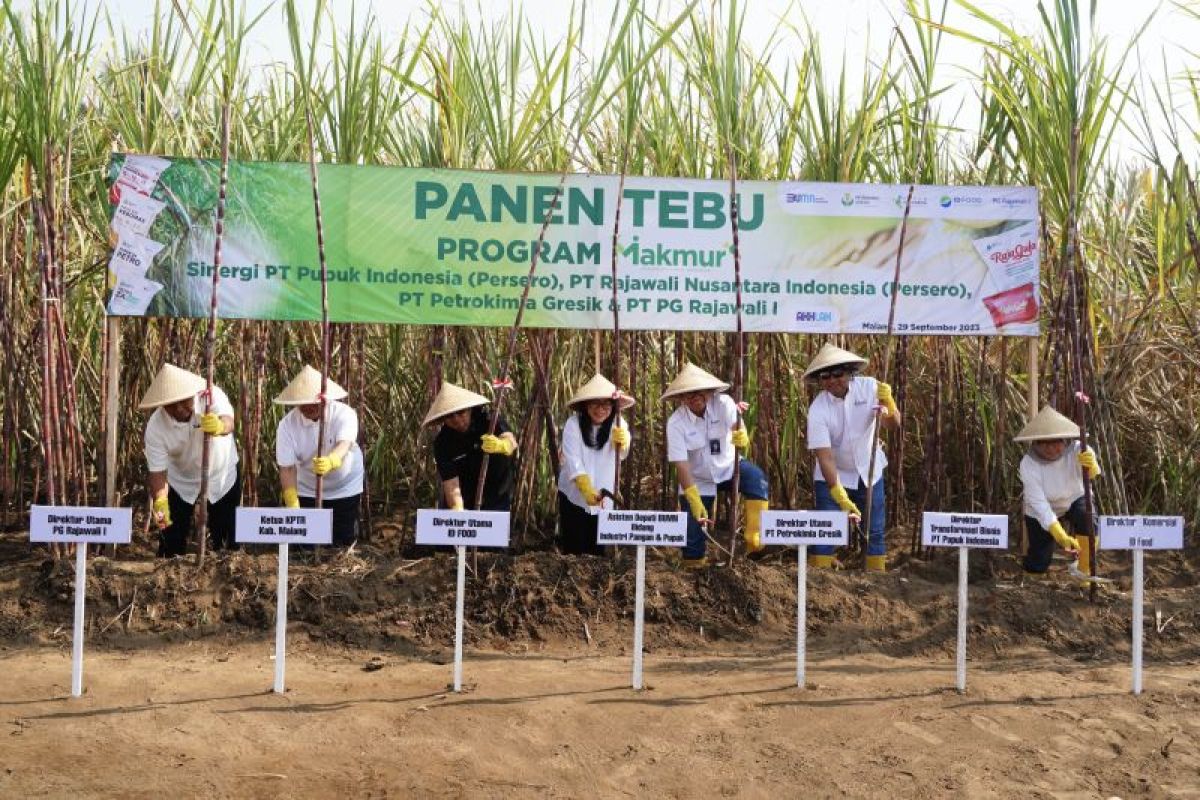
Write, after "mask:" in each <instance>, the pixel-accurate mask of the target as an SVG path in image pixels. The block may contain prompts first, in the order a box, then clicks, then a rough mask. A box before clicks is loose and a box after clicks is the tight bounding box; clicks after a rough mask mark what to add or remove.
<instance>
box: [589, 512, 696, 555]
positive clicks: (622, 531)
mask: <svg viewBox="0 0 1200 800" xmlns="http://www.w3.org/2000/svg"><path fill="white" fill-rule="evenodd" d="M596 543H597V544H616V545H631V544H632V545H638V544H648V545H652V546H654V547H684V546H685V545H687V514H686V513H685V512H683V511H601V512H600V521H599V523H598V524H597V526H596Z"/></svg>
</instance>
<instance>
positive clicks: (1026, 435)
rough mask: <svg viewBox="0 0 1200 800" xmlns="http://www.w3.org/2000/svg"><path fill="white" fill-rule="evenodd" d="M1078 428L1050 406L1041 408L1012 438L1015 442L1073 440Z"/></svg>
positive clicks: (1076, 435)
mask: <svg viewBox="0 0 1200 800" xmlns="http://www.w3.org/2000/svg"><path fill="white" fill-rule="evenodd" d="M1078 436H1079V426H1078V425H1076V424H1075V423H1074V422H1071V420H1069V419H1067V418H1066V417H1064V416H1063V415H1062V414H1060V413H1058V412H1057V411H1055V410H1054V409H1053V408H1051V407H1050V406H1042V410H1041V411H1039V412H1038V413H1037V416H1036V417H1034V418H1033V419H1031V420H1029V424H1028V425H1026V426H1025V427H1024V428H1022V429H1021V432H1020V433H1018V434H1017V435H1016V436H1014V437H1013V441H1015V442H1037V441H1042V440H1045V439H1075V438H1078Z"/></svg>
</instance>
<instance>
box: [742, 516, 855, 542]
mask: <svg viewBox="0 0 1200 800" xmlns="http://www.w3.org/2000/svg"><path fill="white" fill-rule="evenodd" d="M762 543H763V544H764V545H767V544H787V545H802V544H805V545H808V544H828V545H845V544H849V543H850V518H849V517H848V516H847V515H846V512H845V511H764V512H762Z"/></svg>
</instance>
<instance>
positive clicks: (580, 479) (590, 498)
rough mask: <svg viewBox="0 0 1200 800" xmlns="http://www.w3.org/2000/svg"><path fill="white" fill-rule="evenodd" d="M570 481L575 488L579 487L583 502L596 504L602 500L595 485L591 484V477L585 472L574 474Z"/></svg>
mask: <svg viewBox="0 0 1200 800" xmlns="http://www.w3.org/2000/svg"><path fill="white" fill-rule="evenodd" d="M571 482H572V483H574V484H575V486H576V488H578V489H579V493H580V494H581V495H583V502H585V503H587V504H588V505H589V506H598V505H600V503H602V502H603V501H604V498H603V497H601V496H600V493H599V492H597V491H596V487H595V486H593V485H592V479H591V477H589V476H588V474H587V473H584V474H583V475H576V476H575V477H574V478H573V479H572V481H571Z"/></svg>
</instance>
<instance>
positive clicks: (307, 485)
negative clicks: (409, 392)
mask: <svg viewBox="0 0 1200 800" xmlns="http://www.w3.org/2000/svg"><path fill="white" fill-rule="evenodd" d="M347 441H348V442H353V444H351V445H350V449H349V450H347V451H346V455H344V456H343V457H342V465H341V466H340V467H338V468H337V469H335V470H333V471H331V472H327V473H325V480H324V485H323V486H322V487H321V496H322V497H323V498H325V499H326V500H338V499H340V498H343V497H353V496H354V495H356V494H362V488H363V455H362V450H361V449H359V446H358V414H357V413H355V411H354V409H352V408H351V407H350V406H348V405H346V404H345V403H342V402H339V401H337V400H329V401H327V402H326V403H325V446H324V447H322V448H321V452H322V453H323V454H328V453H329V451H330V450H332V449H333V448H334V447H336V446H337V443H338V442H347ZM316 454H317V420H315V419H308V418H307V417H305V416H304V415H303V414H301V413H300V409H298V408H293V409H292V410H291V411H289V412H288V413H287V414H285V415H284V417H283V419H281V420H279V428H278V429H277V430H276V432H275V462H276V463H277V464H279V466H281V467H295V468H296V493H297V494H299V495H300V496H301V497H316V496H317V476H316V473H314V472H313V469H312V466H313V465H312V460H313V457H314V456H316Z"/></svg>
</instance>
